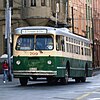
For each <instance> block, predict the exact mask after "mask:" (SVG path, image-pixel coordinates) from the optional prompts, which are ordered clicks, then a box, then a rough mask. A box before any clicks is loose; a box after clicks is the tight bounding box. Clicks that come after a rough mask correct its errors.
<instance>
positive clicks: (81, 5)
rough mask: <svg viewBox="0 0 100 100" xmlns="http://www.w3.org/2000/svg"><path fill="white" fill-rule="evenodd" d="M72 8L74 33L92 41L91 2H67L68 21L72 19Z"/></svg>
mask: <svg viewBox="0 0 100 100" xmlns="http://www.w3.org/2000/svg"><path fill="white" fill-rule="evenodd" d="M72 8H73V20H74V33H76V34H79V35H82V36H84V37H86V38H88V39H91V40H92V0H69V14H68V15H69V18H70V19H72ZM71 23H72V22H71Z"/></svg>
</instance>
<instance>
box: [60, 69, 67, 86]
mask: <svg viewBox="0 0 100 100" xmlns="http://www.w3.org/2000/svg"><path fill="white" fill-rule="evenodd" d="M60 83H61V84H62V85H66V84H68V71H67V69H66V74H65V77H62V78H60Z"/></svg>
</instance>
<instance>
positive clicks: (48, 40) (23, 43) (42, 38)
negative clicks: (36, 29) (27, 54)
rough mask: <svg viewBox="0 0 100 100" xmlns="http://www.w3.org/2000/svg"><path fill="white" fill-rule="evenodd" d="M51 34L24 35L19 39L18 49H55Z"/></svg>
mask: <svg viewBox="0 0 100 100" xmlns="http://www.w3.org/2000/svg"><path fill="white" fill-rule="evenodd" d="M53 48H54V44H53V37H52V36H51V35H36V36H33V35H22V36H20V37H19V38H18V39H17V43H16V50H22V51H23V50H24V51H28V50H53Z"/></svg>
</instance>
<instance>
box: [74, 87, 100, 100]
mask: <svg viewBox="0 0 100 100" xmlns="http://www.w3.org/2000/svg"><path fill="white" fill-rule="evenodd" d="M98 90H100V89H97V90H94V91H92V92H88V93H86V94H83V95H81V96H80V97H77V98H76V99H75V100H82V99H84V98H86V97H87V96H89V95H91V94H93V93H95V92H97V91H98Z"/></svg>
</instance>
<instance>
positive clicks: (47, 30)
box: [15, 26, 91, 43]
mask: <svg viewBox="0 0 100 100" xmlns="http://www.w3.org/2000/svg"><path fill="white" fill-rule="evenodd" d="M33 30H34V31H33ZM38 30H39V31H38ZM34 33H35V34H56V35H64V36H67V37H71V38H74V39H77V40H80V41H84V42H87V43H91V41H90V40H89V39H87V38H84V37H82V36H79V35H76V34H73V33H71V32H70V30H69V29H68V28H55V27H46V26H29V27H20V28H16V29H15V34H21V35H24V34H34Z"/></svg>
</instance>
